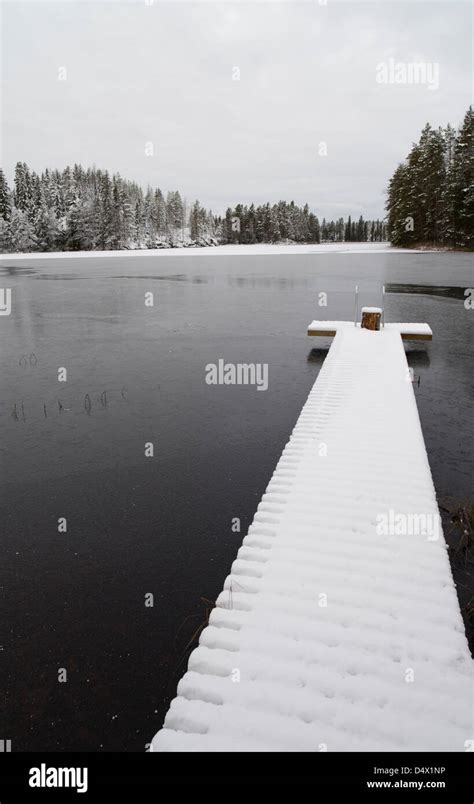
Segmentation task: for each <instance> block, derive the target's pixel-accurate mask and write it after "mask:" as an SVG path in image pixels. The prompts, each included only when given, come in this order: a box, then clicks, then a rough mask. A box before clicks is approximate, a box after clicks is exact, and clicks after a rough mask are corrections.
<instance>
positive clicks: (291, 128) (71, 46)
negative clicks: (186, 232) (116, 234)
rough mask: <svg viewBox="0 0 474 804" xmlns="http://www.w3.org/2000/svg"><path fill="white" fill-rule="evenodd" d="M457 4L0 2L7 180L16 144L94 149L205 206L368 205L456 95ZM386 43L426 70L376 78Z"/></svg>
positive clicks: (335, 210) (140, 178)
mask: <svg viewBox="0 0 474 804" xmlns="http://www.w3.org/2000/svg"><path fill="white" fill-rule="evenodd" d="M472 8H473V6H472V4H471V3H470V2H467V0H461V2H457V0H454V1H453V0H451V1H450V2H445V3H438V2H435V3H434V2H430V1H429V0H426V2H425V1H424V0H419V2H413V0H411V2H408V3H404V2H398V1H396V2H386V1H385V0H374V1H373V2H358V1H356V0H351V2H338V0H327V2H326V3H324V0H286V1H283V2H281V1H278V0H269V1H268V2H267V1H266V0H250V1H248V2H227V1H226V0H216V1H215V2H212V0H210V1H209V2H203V1H202V0H194V2H192V1H189V2H180V0H167V1H166V2H164V1H163V0H136V1H135V2H120V1H119V0H108V2H107V1H106V0H104V2H94V0H80V2H79V1H77V0H56V2H43V0H36V2H22V0H5V1H3V2H2V18H3V19H2V74H1V97H2V106H1V112H2V120H1V127H0V131H1V135H2V141H1V162H2V166H3V167H4V169H5V171H6V174H7V176H8V178H9V180H10V181H11V179H12V176H13V170H14V165H15V162H17V161H18V160H21V161H26V162H27V163H28V164H29V165H30V167H31V168H33V169H34V170H36V171H37V172H40V171H42V170H43V169H44V168H46V167H50V168H53V167H57V168H63V167H64V166H65V165H66V164H73V163H74V162H80V163H82V164H83V165H84V166H87V165H92V164H95V165H96V166H97V167H102V168H108V169H109V170H110V171H111V172H115V171H119V172H120V173H121V174H122V175H123V176H124V177H126V178H130V179H134V180H136V181H137V182H138V183H140V184H142V185H143V186H146V185H147V184H152V185H153V186H159V187H161V188H162V190H163V191H165V192H166V191H167V190H170V189H178V190H180V192H181V193H182V194H183V195H184V196H185V197H186V198H187V199H188V201H191V200H193V199H194V198H196V197H197V198H199V200H200V201H201V203H203V204H204V205H205V206H206V207H208V208H212V209H213V210H214V211H215V212H222V211H224V210H225V208H226V206H228V205H232V204H234V203H236V202H238V201H242V202H244V203H250V202H251V201H254V202H262V201H267V200H269V201H271V202H274V201H277V200H279V199H285V200H288V201H289V200H291V199H293V200H294V201H295V202H296V203H301V204H303V203H304V202H305V201H308V203H309V205H310V207H311V208H312V209H313V210H314V211H315V212H316V213H317V214H319V215H320V216H321V217H322V216H323V215H325V216H326V217H340V216H341V215H344V216H346V215H347V214H348V213H351V214H352V215H359V214H363V215H364V216H367V217H378V216H382V215H383V208H384V192H385V188H386V184H387V179H388V178H389V176H390V175H391V173H392V172H393V170H394V168H395V167H396V165H397V164H398V162H399V161H400V160H401V159H402V158H403V157H404V156H405V155H406V153H407V151H408V150H409V148H410V146H411V143H412V141H413V140H414V139H417V138H418V136H419V132H420V129H421V128H422V126H423V125H424V124H425V123H426V122H428V121H429V122H431V123H432V124H433V125H434V126H438V125H445V124H446V123H447V122H448V121H449V122H451V123H453V124H458V123H459V122H460V121H461V120H462V117H463V115H464V113H465V111H466V109H467V107H468V106H469V103H471V101H472V96H473V91H472V89H473V86H472V83H473V82H472V25H473V23H472ZM390 59H393V60H395V62H404V63H413V62H423V63H425V64H426V65H434V64H437V65H439V68H438V69H439V86H438V87H437V88H436V85H434V84H432V86H435V88H431V89H430V86H429V84H427V83H425V84H417V85H414V84H393V83H391V84H390V83H385V84H382V83H378V82H377V80H376V76H377V69H379V70H380V68H378V65H380V64H381V63H385V64H387V65H388V64H389V63H390ZM427 69H428V70H429V69H430V68H429V67H428V68H427ZM379 75H380V73H379ZM64 79H65V80H64ZM236 79H238V80H236Z"/></svg>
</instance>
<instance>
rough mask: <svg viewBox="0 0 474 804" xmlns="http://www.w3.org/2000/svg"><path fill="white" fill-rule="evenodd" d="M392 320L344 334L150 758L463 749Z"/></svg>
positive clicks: (436, 563) (429, 513) (464, 665)
mask: <svg viewBox="0 0 474 804" xmlns="http://www.w3.org/2000/svg"><path fill="white" fill-rule="evenodd" d="M400 326H405V325H392V326H388V325H387V326H386V327H385V328H384V329H382V330H381V331H378V332H372V331H368V330H365V329H362V328H360V327H354V326H353V325H352V326H339V324H338V326H337V327H336V335H335V338H334V341H333V344H332V347H331V349H330V351H329V354H328V356H327V358H326V360H325V362H324V364H323V367H322V369H321V371H320V373H319V376H318V379H317V381H316V382H315V384H314V386H313V388H312V390H311V392H310V394H309V397H308V400H307V402H306V404H305V406H304V408H303V410H302V412H301V415H300V417H299V419H298V421H297V423H296V426H295V428H294V430H293V433H292V435H291V438H290V440H289V442H288V444H287V445H286V447H285V449H284V450H283V454H282V456H281V458H280V460H279V462H278V465H277V467H276V469H275V472H274V474H273V477H272V478H271V480H270V483H269V485H268V487H267V489H266V492H265V493H264V495H263V497H262V500H261V503H260V504H259V506H258V509H257V513H256V514H255V517H254V520H253V523H252V525H251V526H250V528H249V532H248V535H247V536H246V537H245V538H244V540H243V545H242V547H241V548H240V550H239V552H238V555H237V558H236V560H235V561H234V563H233V565H232V568H231V573H230V575H229V576H228V578H227V579H226V581H225V584H224V591H223V592H222V593H221V594H220V595H219V598H218V600H217V605H216V608H215V609H214V610H213V611H212V613H211V616H210V619H209V625H208V626H207V627H206V628H205V629H204V631H203V632H202V634H201V638H200V643H199V646H198V647H197V648H196V649H195V650H194V651H193V653H192V654H191V657H190V660H189V665H188V671H187V672H186V674H185V675H184V677H183V678H182V680H181V681H180V683H179V685H178V695H177V697H176V698H175V699H174V700H173V701H172V703H171V706H170V709H169V711H168V714H167V716H166V719H165V723H164V727H163V728H162V729H161V730H160V731H158V733H157V734H156V735H155V737H154V739H153V742H152V746H151V750H153V751H265V750H267V751H325V750H327V751H415V750H416V751H418V750H420V751H444V750H446V751H465V750H468V748H469V745H470V743H469V741H472V740H473V738H474V731H473V723H472V703H473V698H472V675H471V665H472V663H471V658H470V654H469V650H468V646H467V641H466V637H465V633H464V627H463V623H462V618H461V614H460V610H459V606H458V600H457V596H456V591H455V587H454V583H453V579H452V575H451V571H450V565H449V560H448V556H447V550H446V544H445V541H444V537H443V533H442V530H441V528H440V522H439V516H438V508H437V503H436V497H435V491H434V487H433V482H432V479H431V473H430V468H429V464H428V458H427V454H426V449H425V445H424V441H423V436H422V432H421V427H420V421H419V417H418V411H417V407H416V401H415V396H414V392H413V387H412V383H411V382H410V373H409V370H408V366H407V361H406V357H405V353H404V349H403V344H402V340H401V337H400V334H401V330H400ZM410 326H412V325H410ZM423 531H424V532H423Z"/></svg>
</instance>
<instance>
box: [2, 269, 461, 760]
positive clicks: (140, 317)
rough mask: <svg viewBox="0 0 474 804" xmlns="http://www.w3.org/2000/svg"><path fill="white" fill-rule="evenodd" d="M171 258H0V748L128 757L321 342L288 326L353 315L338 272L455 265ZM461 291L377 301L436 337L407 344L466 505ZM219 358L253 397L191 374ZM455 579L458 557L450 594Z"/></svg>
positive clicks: (369, 281)
mask: <svg viewBox="0 0 474 804" xmlns="http://www.w3.org/2000/svg"><path fill="white" fill-rule="evenodd" d="M175 259H176V258H175V257H139V258H137V257H133V255H132V256H130V257H120V258H113V257H111V258H94V257H91V258H87V259H74V260H71V261H70V262H69V261H68V260H67V259H65V260H62V259H47V258H46V259H45V260H40V261H35V262H34V263H33V261H31V262H30V263H28V260H25V262H24V263H23V262H22V263H15V265H11V266H8V265H5V264H4V263H1V264H0V271H1V272H2V273H3V275H6V276H8V283H9V285H8V286H9V287H10V286H11V288H12V305H13V306H12V314H11V315H10V316H3V317H0V338H1V342H2V350H1V352H0V376H1V378H2V394H1V397H0V445H1V448H0V449H1V451H0V454H1V456H2V459H3V460H2V481H3V486H2V497H1V499H2V503H1V511H0V515H1V521H2V525H3V542H2V567H3V569H4V574H5V578H6V579H7V582H6V583H5V584H4V585H5V590H4V592H5V597H6V605H7V611H8V628H7V631H6V636H5V639H4V643H3V644H4V652H3V653H2V656H3V657H6V658H7V662H6V663H5V666H6V667H7V668H8V669H7V670H6V673H5V674H4V677H5V683H6V687H7V701H8V707H9V711H8V715H7V718H6V722H5V724H4V728H5V733H6V734H7V735H8V737H9V738H12V739H14V741H15V743H14V744H15V750H27V749H30V750H33V749H42V750H63V751H64V750H68V749H79V750H119V751H121V750H129V751H130V750H136V751H142V750H144V747H145V744H146V743H147V742H149V740H150V738H151V736H152V735H153V734H154V732H155V731H156V729H157V728H158V727H159V726H160V725H161V723H162V720H163V716H164V713H165V712H166V709H167V707H168V705H169V700H170V697H171V696H172V695H173V694H174V692H175V687H176V683H177V681H178V679H179V677H180V675H181V674H182V672H183V669H184V665H185V660H186V655H187V653H188V651H189V646H188V643H189V641H190V640H191V639H192V637H193V634H194V633H195V632H196V629H197V627H198V624H199V623H200V622H201V620H202V619H203V618H205V606H204V604H203V598H205V599H206V600H215V598H216V596H217V594H218V593H219V592H220V590H221V588H222V584H223V581H224V578H225V576H226V575H227V573H228V571H229V567H230V565H231V563H232V561H233V559H234V558H235V555H236V552H237V549H238V547H239V546H240V544H241V541H242V537H243V535H244V533H245V532H246V528H247V527H248V525H249V523H250V521H251V519H252V517H253V514H254V512H255V508H256V505H257V503H258V501H259V499H260V497H261V495H262V493H263V492H264V490H265V488H266V485H267V483H268V480H269V478H270V476H271V474H272V472H273V470H274V468H275V465H276V463H277V460H278V458H279V457H280V454H281V451H282V449H283V447H284V445H285V443H286V442H287V440H288V437H289V434H290V432H291V430H292V428H293V426H294V423H295V421H296V419H297V417H298V415H299V413H300V411H301V408H302V406H303V404H304V402H305V400H306V398H307V395H308V393H309V390H310V388H311V386H312V384H313V382H314V380H315V379H316V377H317V374H318V371H319V368H320V366H321V365H322V362H323V360H324V357H325V355H326V354H327V348H329V346H330V343H331V341H330V340H329V339H328V340H327V341H326V342H324V341H319V346H316V347H312V346H311V342H310V341H308V338H307V336H306V328H307V325H308V323H309V322H310V321H311V320H312V319H313V318H317V317H321V316H322V315H323V314H324V315H325V316H326V317H327V315H328V311H330V312H331V314H333V317H334V318H336V319H337V318H343V317H347V316H348V317H349V320H352V317H353V314H354V287H355V284H356V283H359V285H360V288H361V293H362V288H367V287H369V288H370V287H372V286H377V287H381V285H382V284H384V283H385V284H386V287H388V282H389V281H390V282H391V283H392V287H393V286H395V285H404V286H405V287H406V286H407V285H408V284H409V283H410V282H411V283H415V282H416V283H417V285H416V287H424V288H426V286H427V285H426V284H424V283H431V284H432V285H433V284H436V283H437V282H438V283H439V284H440V285H442V286H443V288H444V287H445V286H446V285H445V283H446V282H447V272H449V283H450V285H458V286H459V288H461V289H463V288H464V287H465V286H469V284H472V279H471V281H470V282H469V281H468V277H469V276H471V268H470V255H454V254H453V255H446V254H442V255H440V254H432V255H429V256H427V255H423V256H422V257H420V256H419V255H408V254H407V255H384V254H378V255H360V254H359V255H358V254H347V255H343V254H341V255H330V256H328V257H325V256H324V255H317V256H315V257H312V256H311V255H302V256H270V257H266V256H265V257H260V256H259V257H243V258H239V257H225V256H223V257H211V258H208V257H199V256H198V255H197V254H196V255H193V256H192V258H191V257H189V258H187V257H183V258H179V259H180V260H182V261H181V262H180V263H179V269H180V272H179V273H178V272H176V262H175ZM144 266H146V267H144ZM41 277H43V278H54V280H55V281H51V282H47V281H46V282H36V281H34V280H35V278H41ZM71 278H74V279H76V280H77V281H75V282H71V281H67V280H68V279H71ZM155 280H159V281H158V282H156V281H155ZM418 283H419V284H418ZM150 290H152V291H153V298H154V305H153V307H146V306H145V304H144V299H145V294H146V293H149V291H150ZM321 290H322V291H324V292H326V293H327V294H328V307H327V308H326V309H324V308H322V307H320V305H319V301H320V297H319V295H318V294H319V292H320V291H321ZM344 293H346V294H347V299H348V302H347V305H346V302H345V301H343V300H344V296H343V295H341V294H344ZM461 298H463V297H461V295H459V294H458V295H457V296H454V295H453V294H443V295H433V294H429V295H427V294H426V293H424V294H419V293H414V294H412V293H408V292H404V293H401V292H399V291H398V290H397V292H396V293H386V295H385V307H386V320H387V321H397V320H398V321H400V320H401V321H427V322H428V323H429V324H430V325H431V327H432V329H433V331H434V340H433V342H432V343H429V344H426V346H425V345H424V346H422V347H421V346H418V345H417V346H416V348H415V347H413V345H409V344H406V349H407V355H408V362H409V364H410V365H411V366H413V368H414V370H415V380H417V378H418V376H420V375H421V382H420V385H419V386H418V384H417V382H415V384H414V390H415V394H416V399H417V403H418V408H419V411H420V417H421V422H422V426H423V432H424V436H425V441H426V445H427V449H428V454H429V458H430V465H431V468H432V472H433V478H434V482H435V485H436V489H437V492H438V496H439V498H440V499H443V500H444V499H446V500H448V499H455V500H463V499H466V498H467V497H468V496H469V495H470V494H471V492H472V476H473V473H474V457H473V456H474V448H473V447H474V444H473V438H472V423H471V419H472V411H471V399H472V394H473V378H472V363H473V357H474V354H473V352H474V339H473V337H472V336H473V328H474V316H473V315H472V312H471V311H466V310H465V309H464V306H463V303H462V301H461ZM331 305H332V306H331ZM346 306H347V310H346ZM322 310H323V311H324V312H323V313H322V312H321V311H322ZM312 342H314V339H312ZM326 347H327V348H326ZM32 356H33V357H32ZM220 358H223V359H224V360H226V361H228V362H233V363H262V364H264V363H267V364H268V366H269V388H268V390H267V391H266V393H255V392H253V393H252V390H253V389H251V388H249V387H245V386H209V385H207V384H206V382H205V367H206V365H207V364H208V363H217V361H218V360H219V359H220ZM60 368H64V369H66V370H67V381H66V382H59V381H58V370H59V369H60ZM387 392H389V389H388V390H387ZM150 442H152V443H153V445H154V456H153V458H147V457H145V445H146V444H147V443H150ZM447 508H449V506H447ZM234 517H239V518H240V520H241V532H240V533H235V532H233V530H232V520H233V518H234ZM60 518H65V519H66V520H67V531H66V532H59V531H58V520H59V519H60ZM448 538H449V539H452V540H453V543H455V539H456V538H457V536H456V533H455V532H454V531H453V533H452V534H451V535H450V536H449V537H448ZM468 571H469V567H467V569H466V568H465V567H464V566H462V565H460V566H459V567H458V568H457V569H456V579H457V580H458V581H459V590H460V597H461V600H462V603H463V605H465V604H466V603H467V601H468V597H467V595H468V590H469V580H470V579H469V577H468ZM149 592H152V593H153V595H154V607H153V608H145V606H144V599H145V595H146V594H147V593H149ZM58 667H66V668H67V669H68V678H69V680H70V683H68V684H63V685H61V684H58V683H57V670H58Z"/></svg>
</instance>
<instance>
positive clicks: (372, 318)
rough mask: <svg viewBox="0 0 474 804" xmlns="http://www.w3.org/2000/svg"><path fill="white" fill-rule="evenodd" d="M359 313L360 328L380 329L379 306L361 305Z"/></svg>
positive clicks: (380, 309) (380, 315)
mask: <svg viewBox="0 0 474 804" xmlns="http://www.w3.org/2000/svg"><path fill="white" fill-rule="evenodd" d="M361 313H362V320H361V324H360V325H361V327H362V329H372V330H379V329H380V319H381V317H382V308H381V307H363V308H362V310H361Z"/></svg>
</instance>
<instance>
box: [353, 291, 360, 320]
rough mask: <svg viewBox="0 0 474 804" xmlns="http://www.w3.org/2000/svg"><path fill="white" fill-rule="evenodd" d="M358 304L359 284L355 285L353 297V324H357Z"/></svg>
mask: <svg viewBox="0 0 474 804" xmlns="http://www.w3.org/2000/svg"><path fill="white" fill-rule="evenodd" d="M358 306H359V285H356V287H355V298H354V326H355V327H356V326H357V307H358Z"/></svg>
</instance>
